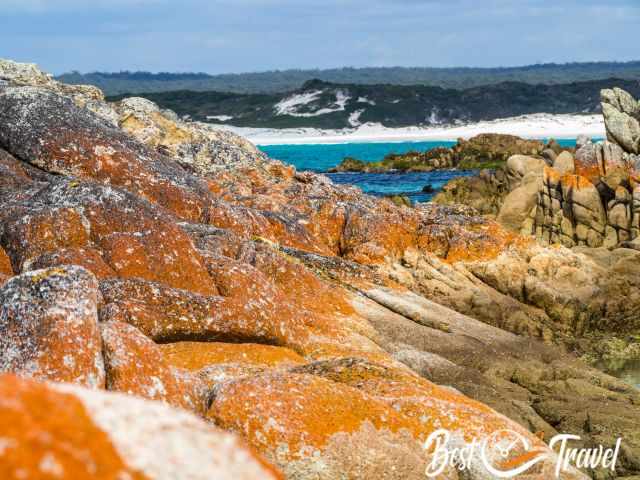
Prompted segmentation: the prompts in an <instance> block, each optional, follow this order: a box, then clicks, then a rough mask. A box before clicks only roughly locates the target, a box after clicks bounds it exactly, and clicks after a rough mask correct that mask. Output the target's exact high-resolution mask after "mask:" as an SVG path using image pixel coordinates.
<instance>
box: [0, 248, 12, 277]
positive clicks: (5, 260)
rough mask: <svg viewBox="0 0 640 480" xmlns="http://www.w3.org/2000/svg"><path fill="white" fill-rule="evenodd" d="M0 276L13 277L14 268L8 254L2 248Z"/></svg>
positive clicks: (0, 252)
mask: <svg viewBox="0 0 640 480" xmlns="http://www.w3.org/2000/svg"><path fill="white" fill-rule="evenodd" d="M0 276H4V277H6V278H8V277H11V276H13V268H12V267H11V260H10V259H9V256H8V255H7V252H5V251H4V249H3V248H2V247H0Z"/></svg>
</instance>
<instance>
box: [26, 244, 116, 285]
mask: <svg viewBox="0 0 640 480" xmlns="http://www.w3.org/2000/svg"><path fill="white" fill-rule="evenodd" d="M60 265H79V266H81V267H83V268H86V269H87V270H89V271H90V272H91V273H93V274H94V275H95V277H96V278H98V279H102V278H110V277H116V276H118V274H117V273H116V271H115V270H114V269H113V268H111V267H110V266H109V265H107V263H106V262H105V261H104V259H103V258H102V255H101V253H100V251H99V250H97V249H95V248H63V249H60V250H54V251H49V252H46V253H43V254H42V255H40V256H38V257H32V258H30V259H29V260H27V261H26V262H25V264H24V265H23V267H24V268H26V269H27V270H39V269H42V268H51V267H57V266H60Z"/></svg>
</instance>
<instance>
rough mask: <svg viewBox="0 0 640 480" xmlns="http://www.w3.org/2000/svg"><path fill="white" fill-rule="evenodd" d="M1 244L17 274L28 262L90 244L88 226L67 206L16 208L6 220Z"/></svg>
mask: <svg viewBox="0 0 640 480" xmlns="http://www.w3.org/2000/svg"><path fill="white" fill-rule="evenodd" d="M4 222H5V223H4V224H5V230H4V235H3V236H2V242H3V244H4V246H5V248H6V249H7V251H8V252H9V254H10V256H11V258H12V260H13V265H14V268H15V270H16V271H22V266H23V264H24V262H25V261H28V260H29V259H31V258H33V257H37V256H39V255H42V254H43V253H49V252H53V251H55V250H58V249H63V248H79V247H83V246H85V245H87V243H88V242H89V232H88V229H87V226H86V225H84V224H83V219H82V216H81V215H80V214H79V213H78V212H76V211H75V210H74V209H71V208H65V207H55V206H52V207H49V208H47V207H45V208H37V207H36V208H30V209H28V210H23V209H17V210H16V212H15V213H14V214H13V215H12V216H11V217H9V218H6V219H5V221H4Z"/></svg>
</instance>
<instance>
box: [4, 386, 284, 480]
mask: <svg viewBox="0 0 640 480" xmlns="http://www.w3.org/2000/svg"><path fill="white" fill-rule="evenodd" d="M0 438H2V447H3V448H2V450H0V477H2V478H3V479H7V480H19V479H24V478H34V479H36V478H37V479H43V480H45V479H46V480H54V479H58V480H75V479H79V478H93V479H99V480H121V479H124V478H127V479H131V480H153V479H156V480H209V479H212V478H215V479H220V480H257V479H264V480H277V479H281V476H280V474H279V473H277V472H276V471H275V470H274V469H273V468H272V467H270V466H269V465H267V464H266V463H265V462H264V461H263V460H262V459H261V458H258V457H257V456H256V455H255V454H254V453H252V452H251V451H250V450H249V449H248V448H247V447H245V446H244V445H243V444H242V443H241V442H240V441H238V439H237V438H235V437H234V436H232V435H229V434H227V433H224V432H221V431H219V430H216V429H215V428H213V427H211V426H210V425H207V424H206V423H204V422H203V421H201V420H199V419H197V418H196V417H194V416H192V415H189V414H187V413H186V412H182V411H179V410H172V409H170V408H168V407H165V406H163V405H162V404H160V403H157V402H149V401H145V400H138V399H135V398H132V397H127V396H123V395H116V394H112V393H104V392H97V391H89V390H85V389H82V388H78V387H72V386H68V385H63V384H50V383H36V382H34V381H31V380H24V379H19V378H17V377H14V376H10V375H2V376H0Z"/></svg>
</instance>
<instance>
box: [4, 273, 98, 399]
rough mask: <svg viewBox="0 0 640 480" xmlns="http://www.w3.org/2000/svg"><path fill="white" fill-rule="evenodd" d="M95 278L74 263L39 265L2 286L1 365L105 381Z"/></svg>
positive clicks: (90, 383)
mask: <svg viewBox="0 0 640 480" xmlns="http://www.w3.org/2000/svg"><path fill="white" fill-rule="evenodd" d="M97 287H98V285H97V282H96V279H95V277H94V276H93V275H91V274H90V273H89V272H87V271H86V270H84V269H82V268H80V267H75V266H64V267H59V268H53V269H47V270H36V271H33V272H29V273H24V274H22V275H19V276H17V277H14V278H12V279H11V280H10V281H9V282H7V283H6V284H5V286H4V287H3V288H2V289H0V332H1V335H0V369H1V370H2V371H3V372H10V373H15V374H18V375H22V376H28V377H34V378H38V379H43V380H53V381H63V382H72V383H77V384H80V385H84V386H87V387H91V388H101V387H104V365H103V361H102V353H101V340H100V333H99V331H98V324H97V321H98V313H97V304H98V301H99V293H98V288H97Z"/></svg>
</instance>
